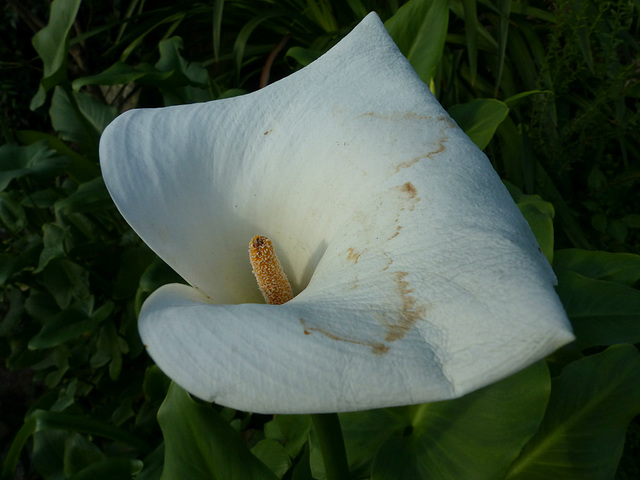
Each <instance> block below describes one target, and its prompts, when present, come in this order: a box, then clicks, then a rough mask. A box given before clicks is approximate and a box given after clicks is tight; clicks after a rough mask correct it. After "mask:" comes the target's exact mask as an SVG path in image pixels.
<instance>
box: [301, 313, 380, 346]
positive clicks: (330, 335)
mask: <svg viewBox="0 0 640 480" xmlns="http://www.w3.org/2000/svg"><path fill="white" fill-rule="evenodd" d="M300 323H301V324H302V327H303V329H304V330H303V331H304V334H305V335H311V333H312V332H317V333H320V334H322V335H324V336H325V337H327V338H330V339H331V340H336V341H338V342H347V343H355V344H356V345H364V346H367V347H371V352H372V353H373V354H374V355H384V354H385V353H387V352H388V351H389V346H388V345H385V344H384V343H381V342H361V341H358V340H352V339H349V338H344V337H340V336H339V335H336V334H334V333H331V332H328V331H326V330H324V329H322V328H316V327H309V326H307V322H306V321H305V319H304V318H301V319H300Z"/></svg>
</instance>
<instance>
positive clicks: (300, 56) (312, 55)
mask: <svg viewBox="0 0 640 480" xmlns="http://www.w3.org/2000/svg"><path fill="white" fill-rule="evenodd" d="M320 55H322V52H320V51H318V50H312V49H310V48H303V47H291V48H290V49H289V50H287V54H286V55H285V58H292V59H293V60H295V61H296V62H297V63H298V64H299V65H300V66H302V67H306V66H307V65H309V64H310V63H311V62H313V61H314V60H316V59H317V58H318V57H320Z"/></svg>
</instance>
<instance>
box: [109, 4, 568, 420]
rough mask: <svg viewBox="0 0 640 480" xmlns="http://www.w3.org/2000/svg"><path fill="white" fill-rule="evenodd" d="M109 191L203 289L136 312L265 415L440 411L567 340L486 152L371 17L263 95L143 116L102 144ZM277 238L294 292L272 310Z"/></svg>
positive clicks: (548, 276)
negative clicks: (257, 241)
mask: <svg viewBox="0 0 640 480" xmlns="http://www.w3.org/2000/svg"><path fill="white" fill-rule="evenodd" d="M100 158H101V162H102V168H103V174H104V178H105V181H106V184H107V187H108V189H109V191H110V193H111V195H112V197H113V199H114V201H115V203H116V205H117V206H118V208H119V209H120V211H121V212H122V214H123V215H124V217H125V218H126V220H127V221H128V222H129V223H130V224H131V226H132V227H133V228H134V230H135V231H136V232H137V233H138V234H139V235H140V236H141V237H142V239H143V240H144V241H145V242H146V243H147V244H148V245H149V246H150V247H151V248H152V249H153V250H154V251H155V252H157V253H158V255H160V256H161V257H162V258H163V259H164V260H165V261H166V262H167V263H168V264H169V265H171V266H172V267H173V268H174V269H175V270H176V271H177V272H178V273H179V274H180V275H182V276H183V277H184V279H185V280H187V281H188V282H189V284H190V285H191V286H186V285H167V286H164V287H162V288H160V289H159V290H157V291H156V292H155V293H153V294H152V295H151V297H149V299H148V300H147V301H146V302H145V304H144V306H143V309H142V311H141V312H140V320H139V328H140V334H141V336H142V339H143V341H144V343H145V345H146V347H147V349H148V351H149V353H150V355H151V356H152V357H153V358H154V360H155V361H156V362H157V363H158V365H159V366H160V367H161V368H162V369H163V370H164V371H165V372H166V373H167V374H168V375H169V376H170V377H171V378H172V379H173V380H175V381H176V382H177V383H178V384H180V385H181V386H182V387H184V388H186V389H187V390H188V391H189V392H191V393H193V394H194V395H196V396H198V397H200V398H203V399H206V400H212V401H215V402H218V403H220V404H223V405H227V406H231V407H234V408H237V409H241V410H247V411H254V412H265V413H296V412H332V411H348V410H357V409H368V408H375V407H383V406H391V405H401V404H411V403H420V402H428V401H435V400H443V399H448V398H454V397H457V396H460V395H463V394H465V393H467V392H469V391H472V390H474V389H477V388H479V387H482V386H484V385H487V384H489V383H491V382H494V381H496V380H498V379H501V378H503V377H505V376H507V375H509V374H511V373H514V372H516V371H518V370H519V369H522V368H523V367H525V366H527V365H529V364H531V363H532V362H534V361H536V360H538V359H540V358H543V357H544V356H546V355H548V354H549V353H551V352H552V351H553V350H555V349H557V348H558V347H560V346H561V345H563V344H565V343H567V342H570V341H571V340H572V339H573V335H572V333H571V329H570V326H569V322H568V320H567V318H566V316H565V313H564V311H563V308H562V306H561V304H560V302H559V300H558V297H557V296H556V294H555V292H554V289H553V284H554V281H555V277H554V275H553V272H552V270H551V268H550V266H549V264H548V262H547V260H546V259H545V258H544V256H543V255H542V254H541V253H540V251H539V249H538V246H537V244H536V241H535V238H534V237H533V234H532V233H531V231H530V229H529V227H528V225H527V223H526V222H525V220H524V219H523V217H522V216H521V214H520V212H519V211H518V208H517V207H516V205H515V204H514V203H513V201H512V200H511V198H510V197H509V194H508V193H507V191H506V189H505V188H504V187H503V185H502V183H501V181H500V179H499V178H498V176H497V175H496V173H495V172H494V170H493V169H492V167H491V164H490V163H489V161H488V159H487V158H486V157H485V156H484V154H483V153H482V152H481V151H480V150H478V148H476V146H475V145H474V144H473V143H472V142H471V140H469V138H468V137H467V136H466V135H465V134H464V133H463V132H462V131H461V130H460V128H459V127H458V126H457V125H456V124H455V123H454V122H453V120H451V118H450V117H449V116H448V115H447V113H446V111H445V110H444V109H443V108H442V107H441V106H440V105H439V104H438V102H437V101H436V99H435V98H434V97H433V96H432V94H431V92H430V91H429V89H428V88H427V86H426V85H425V84H424V83H423V82H422V81H421V80H420V79H419V78H418V76H417V75H416V73H415V72H414V71H413V70H412V68H411V66H410V65H409V63H408V62H407V60H406V59H405V58H404V57H403V56H402V55H401V53H400V52H399V50H398V49H397V47H396V46H395V44H394V43H393V41H392V40H391V38H390V37H389V36H388V34H387V32H386V30H385V29H384V26H383V25H382V23H381V22H380V20H379V18H378V17H377V16H376V15H375V14H371V15H369V16H368V17H366V18H365V19H364V20H363V21H362V22H361V23H360V24H359V25H358V26H357V27H356V28H355V29H354V30H353V31H352V32H351V33H350V34H349V35H348V36H347V37H345V38H344V39H343V40H342V41H341V42H340V43H339V44H338V45H336V46H335V47H334V48H333V49H332V50H330V51H329V52H328V53H326V54H325V55H324V56H322V57H321V58H320V59H318V60H316V61H315V62H314V63H312V64H311V65H309V66H308V67H306V68H304V69H302V70H300V71H299V72H297V73H295V74H293V75H291V76H289V77H287V78H285V79H284V80H281V81H279V82H277V83H274V84H273V85H271V86H269V87H267V88H264V89H262V90H260V91H258V92H255V93H251V94H248V95H245V96H242V97H236V98H232V99H227V100H219V101H215V102H209V103H203V104H195V105H187V106H177V107H169V108H162V109H149V110H134V111H130V112H127V113H125V114H123V115H121V116H120V117H118V118H117V119H116V120H115V121H114V122H113V123H112V124H111V125H110V126H109V127H108V128H107V129H106V131H105V132H104V135H103V137H102V141H101V144H100ZM256 234H261V235H266V236H268V237H269V238H271V240H273V243H274V245H275V247H276V251H277V252H278V254H279V256H280V260H281V262H282V264H283V267H284V269H285V271H286V273H287V275H288V277H289V279H290V280H291V282H292V285H293V291H294V294H296V296H295V298H294V299H293V300H291V301H290V302H288V303H286V304H284V305H278V306H275V305H265V304H263V303H262V302H263V300H262V297H261V295H260V292H259V291H258V289H257V286H256V284H255V279H254V278H253V275H252V273H251V266H250V264H249V261H248V251H247V245H248V242H249V241H250V240H251V238H252V237H253V236H254V235H256Z"/></svg>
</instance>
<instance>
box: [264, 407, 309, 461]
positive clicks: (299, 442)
mask: <svg viewBox="0 0 640 480" xmlns="http://www.w3.org/2000/svg"><path fill="white" fill-rule="evenodd" d="M310 429H311V417H309V415H276V417H275V418H274V419H273V420H271V421H270V422H267V423H266V424H265V426H264V434H265V436H266V437H267V438H269V439H272V440H277V441H278V442H281V443H282V444H283V445H284V447H285V449H286V450H287V453H288V454H289V456H291V457H295V456H297V455H298V453H300V450H301V449H302V447H303V446H304V445H305V443H307V440H308V438H309V431H310Z"/></svg>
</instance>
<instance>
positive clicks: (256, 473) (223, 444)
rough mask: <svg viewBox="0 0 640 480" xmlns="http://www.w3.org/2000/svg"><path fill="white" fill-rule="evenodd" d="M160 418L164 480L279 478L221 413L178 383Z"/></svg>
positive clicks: (168, 398) (167, 399) (163, 405)
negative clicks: (195, 397)
mask: <svg viewBox="0 0 640 480" xmlns="http://www.w3.org/2000/svg"><path fill="white" fill-rule="evenodd" d="M158 421H159V422H160V428H162V434H163V436H164V442H165V461H164V470H163V472H162V479H163V480H175V479H178V478H185V479H186V478H188V479H189V480H237V479H240V478H250V479H252V480H259V479H267V480H274V479H277V477H276V476H275V475H274V474H273V473H272V472H271V471H270V470H269V469H268V468H267V467H266V466H265V465H264V464H263V463H262V462H260V461H259V460H258V459H257V458H256V457H254V456H253V455H252V454H251V452H249V450H247V447H246V446H245V445H244V443H243V442H242V440H241V439H240V436H239V435H238V433H237V432H236V431H235V430H234V429H233V428H231V426H230V425H229V423H228V422H226V421H225V420H224V419H223V418H222V417H221V416H220V414H219V413H218V412H216V411H215V410H214V409H213V408H212V407H211V406H210V405H203V404H200V403H197V402H196V401H195V400H193V399H192V398H191V397H190V396H189V394H188V393H187V392H186V391H184V390H182V389H181V388H180V387H178V385H176V384H172V385H171V387H170V388H169V393H168V394H167V398H166V399H165V401H164V403H163V404H162V406H161V407H160V410H159V411H158Z"/></svg>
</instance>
